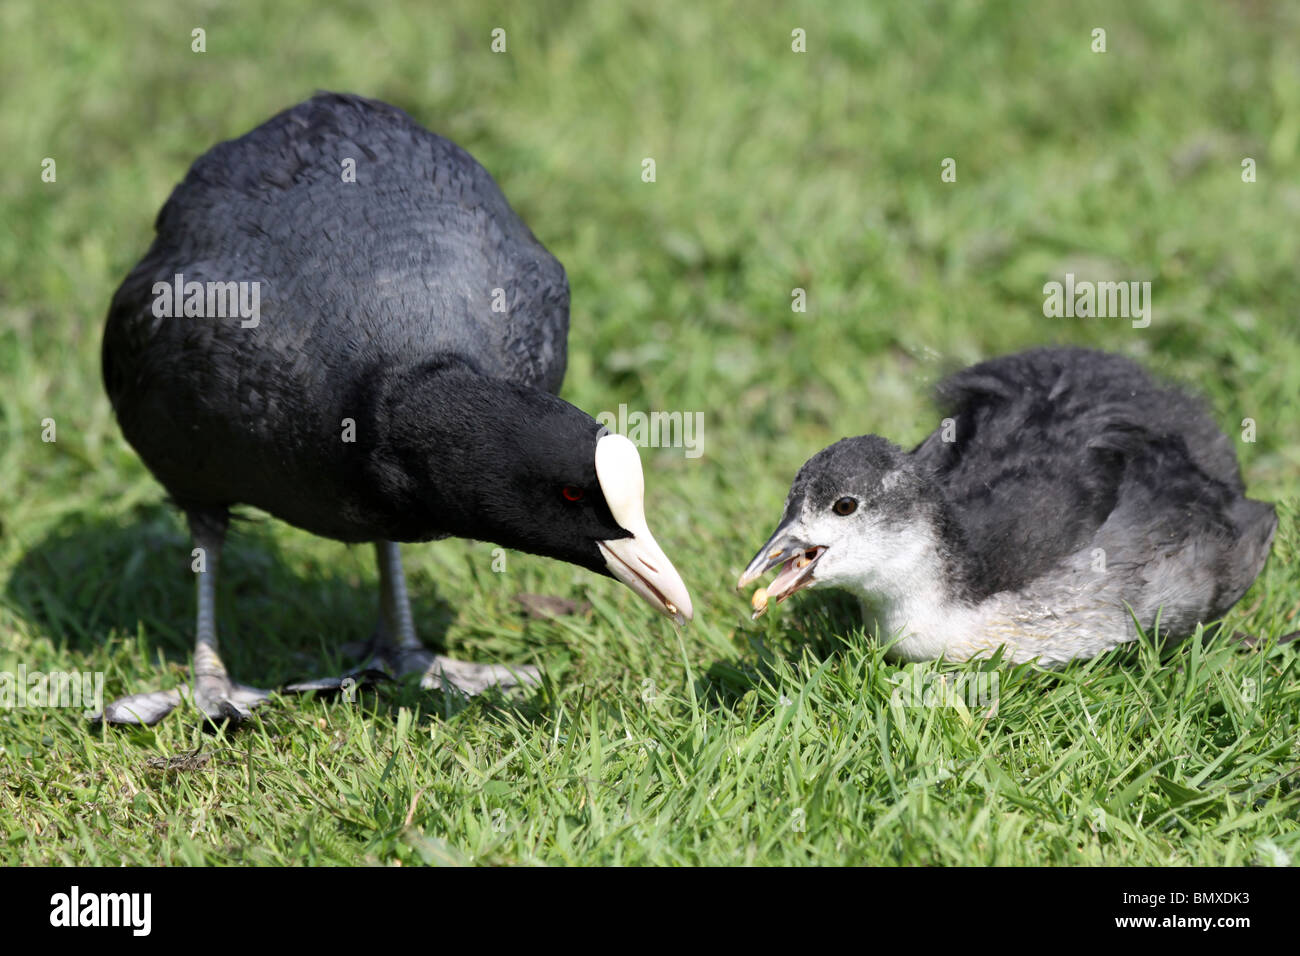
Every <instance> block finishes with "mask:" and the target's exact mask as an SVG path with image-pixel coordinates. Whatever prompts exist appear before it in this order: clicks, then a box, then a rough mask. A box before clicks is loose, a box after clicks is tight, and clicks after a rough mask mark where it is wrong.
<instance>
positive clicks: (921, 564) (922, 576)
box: [740, 348, 1277, 664]
mask: <svg viewBox="0 0 1300 956" xmlns="http://www.w3.org/2000/svg"><path fill="white" fill-rule="evenodd" d="M939 397H940V400H941V403H942V405H943V407H944V408H945V410H946V415H947V416H948V419H949V420H948V421H947V422H946V423H945V425H941V426H940V428H939V429H937V430H936V431H935V432H934V433H933V434H932V435H930V436H929V437H928V438H927V439H926V440H925V441H923V442H922V443H921V444H920V445H918V446H917V447H916V448H914V449H913V450H912V451H911V452H910V453H909V452H905V451H903V450H902V449H900V448H898V447H897V446H895V445H893V444H891V443H890V442H888V441H886V440H885V439H883V438H879V437H877V436H875V435H866V436H863V437H859V438H846V439H844V440H842V441H839V442H837V443H835V444H834V445H831V446H830V447H829V448H826V449H825V450H823V451H821V452H819V453H818V454H817V455H815V456H813V458H811V459H810V460H809V461H808V462H807V463H806V464H805V465H804V466H803V468H802V469H800V471H799V474H798V475H797V476H796V477H795V480H794V484H793V485H792V486H791V489H790V494H789V497H788V498H787V499H786V505H785V516H784V517H783V518H782V520H781V523H780V526H779V527H778V528H777V530H776V532H775V533H774V534H773V535H772V537H771V539H770V540H769V541H768V542H767V544H765V545H764V546H763V548H762V550H761V551H759V553H758V555H757V556H756V557H755V558H754V560H753V561H752V562H751V563H750V565H749V567H748V568H747V569H746V570H745V572H744V574H742V575H741V578H740V586H741V587H743V586H744V585H746V584H748V583H749V582H751V581H754V580H756V579H758V578H759V577H760V576H761V575H763V574H764V573H765V572H767V571H768V570H770V569H771V568H773V567H776V566H777V565H782V566H783V569H782V571H781V572H780V574H779V575H778V576H777V577H776V579H775V581H774V582H773V583H772V585H771V586H770V587H769V588H768V589H767V592H766V597H767V600H769V601H772V602H774V603H779V602H780V601H782V600H784V599H785V598H787V597H789V596H790V595H791V594H793V593H795V592H796V591H799V590H802V589H804V588H808V587H837V588H843V589H846V590H849V591H852V592H854V593H856V594H857V595H859V596H860V597H861V598H862V599H863V600H864V605H865V606H866V607H868V608H871V609H872V610H874V618H875V624H876V626H877V627H878V629H879V634H880V636H881V638H882V639H883V640H891V641H894V643H893V644H892V647H891V654H892V656H893V657H895V658H899V659H902V660H913V661H915V660H929V659H933V658H937V657H939V656H944V657H946V658H947V659H949V660H966V659H969V658H971V657H975V656H987V655H988V654H991V653H992V652H993V651H995V650H996V649H997V648H998V647H1005V648H1006V651H1005V654H1006V658H1005V659H1007V660H1009V661H1013V662H1021V661H1026V660H1030V659H1033V658H1037V659H1038V660H1039V661H1040V662H1042V663H1044V664H1060V663H1062V662H1064V661H1068V660H1070V659H1072V658H1077V657H1091V656H1093V655H1096V654H1099V653H1101V652H1102V651H1105V650H1107V649H1109V648H1112V647H1114V646H1116V645H1117V644H1121V643H1124V642H1126V641H1131V640H1134V639H1135V638H1136V636H1137V634H1136V631H1135V628H1134V617H1136V620H1137V622H1138V623H1140V624H1141V626H1142V627H1143V628H1144V629H1147V630H1150V629H1152V628H1154V627H1155V626H1156V624H1157V620H1158V622H1159V631H1160V633H1161V634H1162V635H1166V636H1185V635H1186V634H1187V633H1188V632H1190V631H1192V630H1194V629H1195V626H1196V624H1197V622H1201V621H1205V622H1208V621H1213V620H1215V619H1217V618H1218V617H1220V616H1221V615H1222V614H1223V613H1224V612H1225V611H1227V610H1228V608H1230V607H1231V606H1232V605H1233V604H1234V603H1236V601H1237V600H1238V599H1239V598H1240V597H1241V596H1242V594H1244V593H1245V591H1246V589H1247V588H1248V587H1249V586H1250V584H1251V582H1252V581H1254V580H1255V577H1256V575H1258V574H1259V571H1260V569H1261V568H1262V567H1263V565H1264V560H1265V558H1266V557H1267V556H1268V551H1269V546H1270V544H1271V542H1272V538H1273V532H1274V530H1275V529H1276V527H1277V518H1276V516H1275V515H1274V511H1273V507H1272V505H1268V504H1264V503H1263V502H1259V501H1252V500H1250V499H1248V498H1246V497H1245V495H1244V492H1245V488H1244V486H1243V485H1242V481H1241V475H1240V472H1239V471H1238V468H1237V460H1236V456H1235V455H1234V453H1233V448H1232V445H1231V443H1230V442H1229V441H1228V439H1227V438H1226V437H1225V436H1224V435H1223V433H1222V432H1220V431H1219V430H1218V428H1217V427H1215V425H1214V422H1213V421H1212V420H1211V418H1210V417H1209V415H1208V414H1207V413H1206V412H1205V410H1204V409H1203V408H1202V407H1201V405H1200V403H1199V402H1197V401H1195V400H1193V399H1191V398H1190V397H1188V396H1187V395H1184V394H1183V393H1181V392H1179V391H1178V390H1176V389H1173V388H1168V387H1164V386H1161V385H1157V384H1156V383H1154V382H1153V381H1152V380H1151V378H1150V377H1149V376H1148V375H1147V374H1146V373H1145V372H1144V371H1143V370H1142V369H1141V368H1140V367H1139V366H1138V365H1136V364H1134V363H1133V362H1131V361H1129V360H1128V359H1125V358H1121V357H1119V356H1116V355H1108V354H1105V353H1102V352H1096V351H1089V350H1085V349H1063V348H1045V349H1036V350H1033V351H1029V352H1024V353H1022V354H1019V355H1010V356H1006V357H1003V358H997V359H992V360H990V361H987V362H983V363H981V364H979V365H975V366H973V367H972V368H969V369H966V370H965V371H963V372H959V373H957V374H956V375H954V376H953V377H951V378H949V379H948V380H947V381H945V382H944V383H943V384H941V385H940V387H939ZM755 605H756V607H759V608H760V610H761V608H762V607H763V606H764V602H763V600H762V595H760V596H759V599H758V600H756V602H755Z"/></svg>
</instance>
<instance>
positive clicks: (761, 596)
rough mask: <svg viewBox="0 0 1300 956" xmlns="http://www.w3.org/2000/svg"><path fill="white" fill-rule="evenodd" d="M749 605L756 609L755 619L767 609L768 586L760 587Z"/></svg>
mask: <svg viewBox="0 0 1300 956" xmlns="http://www.w3.org/2000/svg"><path fill="white" fill-rule="evenodd" d="M749 606H750V607H752V608H753V609H754V619H755V620H756V619H757V618H758V617H759V615H761V614H762V613H763V612H764V611H766V610H767V588H759V589H758V590H757V591H755V592H754V596H753V597H752V598H750V599H749Z"/></svg>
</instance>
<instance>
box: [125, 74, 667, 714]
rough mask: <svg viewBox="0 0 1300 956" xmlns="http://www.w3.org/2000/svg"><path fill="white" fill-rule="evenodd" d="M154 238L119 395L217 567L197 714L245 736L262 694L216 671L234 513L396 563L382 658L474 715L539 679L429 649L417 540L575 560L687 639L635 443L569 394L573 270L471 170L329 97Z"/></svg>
mask: <svg viewBox="0 0 1300 956" xmlns="http://www.w3.org/2000/svg"><path fill="white" fill-rule="evenodd" d="M156 231H157V237H156V238H155V240H154V243H153V246H152V247H151V248H150V249H149V252H148V254H147V255H146V256H145V257H144V259H143V260H142V261H141V262H140V263H139V264H138V265H137V266H136V267H135V269H134V270H133V271H132V272H131V274H130V275H129V276H128V277H127V278H126V280H125V281H124V282H123V283H122V286H121V288H119V289H118V290H117V294H116V295H115V296H114V297H113V303H112V306H111V309H110V311H109V315H108V322H107V328H106V329H105V332H104V347H103V372H104V382H105V386H106V388H107V390H108V394H109V397H110V398H111V399H112V403H113V408H114V410H115V411H116V413H117V417H118V421H119V423H120V424H121V427H122V431H123V433H124V434H125V436H126V438H127V440H128V441H129V442H130V443H131V445H132V446H134V448H135V449H136V451H137V452H138V453H139V454H140V457H141V458H142V459H143V460H144V462H145V464H146V465H147V466H148V467H149V469H150V470H151V471H152V472H153V474H154V475H155V476H156V477H157V478H158V480H159V481H160V482H161V483H162V484H163V486H164V487H165V488H166V489H167V491H168V492H169V493H170V495H171V497H172V499H173V500H174V501H175V503H176V504H177V505H178V506H179V507H180V508H181V509H183V511H184V512H185V514H186V516H187V518H188V520H189V525H190V529H191V533H192V535H193V538H194V545H195V547H196V548H201V549H203V552H204V555H205V559H206V566H205V568H196V570H202V573H200V574H199V576H198V624H197V644H196V647H195V653H194V670H195V674H194V676H195V681H194V687H193V697H194V700H195V702H196V703H197V705H198V706H199V708H200V709H201V710H202V711H203V713H204V714H205V715H207V716H208V717H209V718H213V719H232V720H239V719H241V718H243V717H245V716H247V714H248V708H249V707H250V706H251V705H253V704H255V703H257V702H259V701H261V700H262V699H264V698H265V696H266V694H265V692H262V691H258V690H256V689H253V688H248V687H245V686H243V685H239V684H235V683H234V682H232V681H231V680H230V678H229V676H228V675H227V673H226V670H225V668H224V666H223V665H222V663H221V659H220V657H219V656H218V653H217V635H216V621H215V594H216V572H217V564H218V558H219V555H220V551H221V546H222V541H223V539H224V537H225V532H226V526H227V522H228V517H229V513H230V508H231V507H232V506H234V505H236V504H241V503H242V504H246V505H253V506H256V507H258V508H261V509H264V510H265V511H268V512H270V513H271V514H272V515H275V516H276V517H278V518H281V519H283V520H284V521H287V522H289V523H290V524H292V525H295V526H297V527H299V528H304V529H306V530H307V531H310V532H312V533H314V534H318V535H322V536H324V537H328V538H334V539H337V540H339V541H348V542H361V541H370V542H374V543H375V547H376V552H377V554H378V559H379V571H380V587H381V592H382V593H381V602H380V608H381V613H380V618H379V625H378V627H377V628H376V633H375V636H374V638H373V642H374V648H373V661H374V663H375V664H377V665H378V666H379V667H381V668H383V669H386V670H390V671H397V672H400V673H406V672H411V671H419V672H421V673H423V674H424V675H425V683H426V685H433V684H437V683H440V682H441V681H447V682H449V683H450V684H453V685H455V686H457V687H460V688H461V689H462V690H465V691H467V692H471V693H472V692H476V691H479V690H482V689H483V688H485V687H487V686H489V685H492V684H501V685H508V684H510V683H512V682H515V681H516V679H517V678H518V677H519V676H521V675H522V676H523V677H524V678H525V679H528V678H531V677H534V676H535V672H533V671H532V670H531V669H529V668H514V669H507V668H505V667H489V666H486V665H476V664H467V663H463V662H458V661H452V660H450V659H449V658H445V657H441V656H435V655H433V654H430V653H429V652H428V651H426V650H424V649H423V647H422V646H421V645H420V642H419V641H418V639H417V638H416V636H415V629H414V626H413V622H412V620H411V610H410V604H409V602H408V600H407V594H406V585H405V581H404V578H403V574H402V565H401V558H400V555H399V552H398V547H397V544H396V542H409V541H429V540H431V539H435V538H442V537H447V536H456V537H464V538H476V539H482V540H485V541H491V542H495V543H497V544H500V545H504V546H506V547H508V548H517V549H519V550H521V551H527V552H531V553H533V554H540V555H545V556H548V557H552V558H558V559H559V560H561V561H568V562H570V563H573V564H576V565H580V566H582V567H585V568H589V569H591V570H592V571H596V572H598V573H600V574H607V575H612V576H613V577H616V578H618V579H619V580H621V581H623V582H624V583H625V584H627V585H628V586H629V587H631V588H632V590H634V591H635V592H636V593H637V594H639V595H640V596H641V597H642V598H644V599H645V600H646V601H647V602H648V603H649V604H650V605H651V606H653V607H654V608H656V609H657V610H659V611H662V612H663V613H665V614H667V615H668V616H670V617H672V618H673V619H674V620H675V621H677V622H678V623H679V624H680V623H685V622H686V621H687V620H689V619H690V617H691V601H690V597H689V596H688V594H687V592H686V587H685V585H684V584H683V583H682V580H681V578H680V577H679V576H678V574H677V572H676V570H675V569H674V568H673V566H672V564H671V562H669V560H668V558H667V557H665V555H664V553H663V551H661V550H660V548H659V546H658V545H657V544H656V543H655V540H654V538H653V537H652V536H651V534H650V530H649V528H648V527H647V524H646V520H645V512H644V508H643V504H642V500H643V493H644V489H643V479H642V472H641V463H640V458H639V456H638V454H637V450H636V447H635V446H634V445H633V444H632V443H631V442H630V441H628V439H626V438H624V437H622V436H620V435H615V434H610V433H607V432H606V430H605V429H603V428H602V427H601V425H600V424H599V423H598V422H596V421H595V420H594V419H593V418H592V417H591V416H589V415H587V414H586V413H585V412H583V411H581V410H579V409H577V408H575V407H574V406H572V405H570V404H568V403H567V402H564V401H561V400H560V399H559V398H557V397H556V396H555V394H554V393H556V392H557V391H558V390H559V388H560V383H561V381H562V380H563V377H564V370H565V358H566V348H567V343H566V340H567V335H568V326H569V288H568V282H567V280H566V278H565V274H564V269H563V267H562V266H561V265H560V263H559V262H558V261H556V259H555V258H554V257H552V256H551V255H550V253H548V252H547V251H546V249H545V248H543V246H542V245H541V243H539V242H538V241H537V240H536V239H535V238H534V237H533V234H532V233H531V232H530V231H529V230H528V227H527V226H525V225H524V224H523V222H521V221H520V219H519V218H518V217H517V216H516V215H515V213H514V212H513V210H512V209H511V208H510V206H509V205H508V204H507V203H506V200H505V197H504V196H503V195H502V194H501V192H500V190H499V189H498V188H497V185H496V183H495V182H493V180H492V178H491V176H489V175H488V173H487V172H486V171H485V170H484V169H483V167H482V166H480V165H479V164H478V163H477V162H475V161H474V159H473V158H472V157H471V156H470V155H469V154H468V153H466V152H465V151H464V150H463V149H461V148H460V147H458V146H456V145H455V144H454V143H451V142H449V141H448V140H446V139H443V138H441V137H439V136H436V135H434V134H433V133H431V132H429V131H428V130H425V129H424V128H422V127H421V126H419V125H418V124H417V123H416V122H415V121H414V120H412V119H411V118H410V117H409V116H407V115H406V114H405V113H404V112H402V111H401V110H398V109H396V108H394V107H392V106H388V105H386V104H384V103H379V102H375V101H373V100H366V99H362V98H360V97H356V96H344V95H336V94H321V95H318V96H316V97H315V98H313V99H311V100H308V101H307V102H305V103H301V104H299V105H298V106H295V107H293V108H292V109H289V110H287V111H285V112H283V113H280V114H279V115H278V116H275V117H273V118H272V119H271V120H269V121H268V122H266V123H265V124H264V125H262V126H259V127H258V128H257V129H255V130H253V131H252V132H250V133H248V134H247V135H245V136H242V137H240V138H239V139H235V140H232V141H230V142H225V143H221V144H219V145H217V146H215V147H213V148H212V149H211V150H209V151H208V152H207V153H206V154H204V155H203V156H201V157H200V158H199V159H198V160H197V161H196V162H195V163H194V165H193V166H192V167H191V169H190V171H189V174H188V175H187V176H186V177H185V180H184V181H183V182H182V183H181V184H180V185H179V186H177V187H176V189H175V190H174V191H173V193H172V195H171V198H170V199H168V201H167V203H166V205H164V206H163V208H162V211H161V212H160V213H159V215H158V219H157V223H156ZM192 283H193V284H194V285H191V284H192ZM214 284H218V285H216V286H215V288H216V295H215V297H214V293H213V289H214ZM227 284H229V285H227ZM178 289H179V294H178V293H177V291H176V290H178ZM214 302H215V304H214ZM236 306H238V307H236ZM332 683H333V684H336V683H337V682H336V681H335V682H331V681H328V680H327V681H325V682H323V684H322V683H317V684H312V685H310V686H329V685H331V684H332ZM180 700H181V693H180V692H177V691H171V692H160V693H154V694H140V695H135V696H133V697H128V698H125V699H123V700H119V701H116V702H114V703H113V704H112V705H110V706H109V707H108V708H106V710H105V717H106V718H107V719H108V720H112V721H122V722H140V721H142V722H146V723H153V722H154V721H156V720H158V719H160V718H161V717H162V716H163V715H164V714H166V713H167V712H168V711H169V710H171V709H172V708H173V707H175V706H176V705H177V704H178V703H179V702H180Z"/></svg>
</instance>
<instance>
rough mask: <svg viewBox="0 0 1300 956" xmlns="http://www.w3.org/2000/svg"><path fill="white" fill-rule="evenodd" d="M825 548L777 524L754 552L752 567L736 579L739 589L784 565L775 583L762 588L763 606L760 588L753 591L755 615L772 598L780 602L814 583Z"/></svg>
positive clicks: (764, 608) (762, 609)
mask: <svg viewBox="0 0 1300 956" xmlns="http://www.w3.org/2000/svg"><path fill="white" fill-rule="evenodd" d="M825 550H826V549H825V548H823V547H817V546H810V545H807V544H805V543H804V542H802V541H800V540H799V539H798V538H796V537H794V536H792V535H790V534H789V533H788V532H787V531H786V529H785V528H778V529H777V530H776V533H774V534H773V535H772V537H771V538H770V539H769V540H768V542H767V544H765V545H763V547H762V549H760V550H759V552H758V554H757V555H755V556H754V560H753V561H751V562H750V563H749V567H747V568H745V572H744V573H743V574H742V575H741V576H740V580H739V581H737V582H736V589H737V590H740V589H741V588H743V587H744V586H745V585H747V584H749V583H750V582H752V581H756V580H758V579H759V578H760V577H762V576H763V575H764V574H766V573H767V572H768V571H770V570H772V568H774V567H776V566H777V565H782V567H781V571H780V573H779V574H777V576H776V578H775V579H774V580H773V581H772V583H771V584H769V585H768V586H767V587H766V588H764V589H761V593H762V595H763V597H762V599H761V601H762V606H761V607H760V606H759V600H760V599H759V596H758V592H756V593H755V594H754V597H753V600H752V601H751V606H752V607H753V608H754V616H755V617H758V615H760V614H762V613H763V611H765V610H766V609H767V605H768V602H769V601H775V602H776V603H777V604H780V603H781V602H782V601H784V600H785V599H786V598H788V597H789V596H790V595H791V594H794V593H795V592H796V591H799V590H802V589H803V588H806V587H808V586H809V585H810V584H812V582H813V569H814V568H815V567H816V564H817V559H818V558H819V557H821V555H822V553H823V552H824V551H825Z"/></svg>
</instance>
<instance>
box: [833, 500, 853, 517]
mask: <svg viewBox="0 0 1300 956" xmlns="http://www.w3.org/2000/svg"><path fill="white" fill-rule="evenodd" d="M831 510H832V511H834V512H835V513H836V514H837V515H851V514H853V512H855V511H857V510H858V499H857V498H850V497H848V496H847V495H846V496H845V497H843V498H841V499H840V500H839V501H837V502H835V504H833V505H831Z"/></svg>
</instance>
